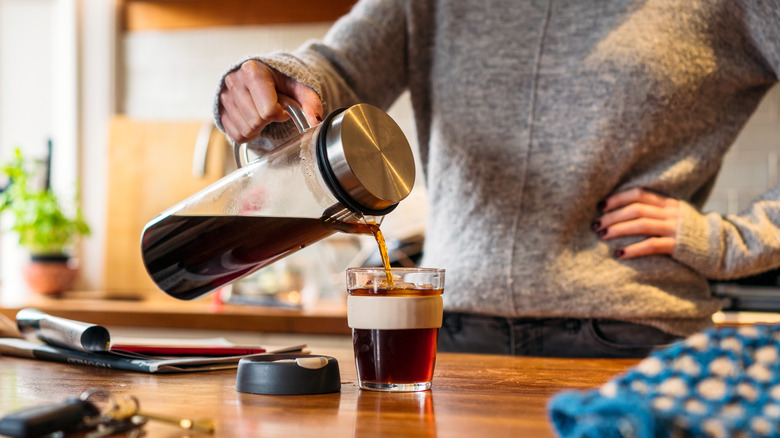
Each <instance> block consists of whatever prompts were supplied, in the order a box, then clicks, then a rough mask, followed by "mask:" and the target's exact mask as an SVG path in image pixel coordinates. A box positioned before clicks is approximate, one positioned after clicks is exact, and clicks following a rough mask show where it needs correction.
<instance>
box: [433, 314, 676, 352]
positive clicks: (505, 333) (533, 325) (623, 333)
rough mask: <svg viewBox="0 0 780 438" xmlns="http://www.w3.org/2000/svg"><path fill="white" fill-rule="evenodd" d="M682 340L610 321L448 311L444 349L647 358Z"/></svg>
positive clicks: (443, 332) (441, 341) (441, 342)
mask: <svg viewBox="0 0 780 438" xmlns="http://www.w3.org/2000/svg"><path fill="white" fill-rule="evenodd" d="M679 339H680V337H678V336H675V335H670V334H668V333H665V332H663V331H661V330H659V329H657V328H654V327H650V326H645V325H639V324H632V323H629V322H622V321H613V320H606V319H574V318H543V319H540V318H503V317H497V316H485V315H473V314H468V313H454V312H444V321H443V323H442V327H441V329H440V330H439V347H438V349H439V351H441V352H461V353H467V352H468V353H485V354H506V355H515V356H543V357H590V358H597V357H602V358H643V357H646V356H647V355H649V354H650V353H651V352H652V351H653V350H654V349H656V348H662V347H665V346H667V345H668V344H671V343H673V342H675V341H677V340H679Z"/></svg>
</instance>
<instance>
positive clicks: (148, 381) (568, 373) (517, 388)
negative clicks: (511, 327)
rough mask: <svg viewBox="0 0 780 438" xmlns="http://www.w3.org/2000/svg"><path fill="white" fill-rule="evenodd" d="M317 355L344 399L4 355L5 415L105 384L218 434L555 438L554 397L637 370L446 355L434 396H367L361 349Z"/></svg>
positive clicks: (592, 362) (224, 377)
mask: <svg viewBox="0 0 780 438" xmlns="http://www.w3.org/2000/svg"><path fill="white" fill-rule="evenodd" d="M315 353H320V354H327V355H331V356H333V357H336V358H337V359H338V361H339V367H340V371H341V382H342V385H341V391H340V392H338V393H332V394H320V395H303V396H269V395H257V394H245V393H239V392H237V391H236V390H235V377H236V371H235V370H227V371H217V372H203V373H192V374H169V375H147V374H140V373H132V372H124V371H116V370H108V369H100V368H92V367H88V366H82V365H68V364H60V363H54V362H43V361H36V360H31V359H17V358H10V357H2V358H0V382H2V388H3V390H2V391H1V392H0V414H4V413H8V412H11V411H14V410H17V409H21V408H24V407H30V406H33V405H37V404H41V403H51V402H56V401H61V400H63V399H65V398H68V397H72V396H78V395H79V394H80V393H81V392H82V391H84V390H86V389H88V388H93V387H102V388H105V389H108V390H110V391H112V392H113V393H115V394H116V395H117V396H120V397H121V396H124V395H135V396H137V397H138V399H139V401H140V403H141V406H142V408H143V409H144V410H147V411H149V412H153V413H157V414H165V415H174V416H187V417H189V418H200V417H211V418H213V419H214V420H215V422H216V432H215V434H214V435H213V436H216V437H241V436H263V437H277V436H279V437H318V438H319V437H323V436H328V437H345V436H349V437H389V436H404V437H431V438H432V437H464V436H487V437H499V436H502V437H503V436H513V437H514V436H518V437H519V436H528V437H551V436H553V435H554V434H553V430H552V428H551V425H550V423H549V420H548V418H547V410H546V409H547V403H548V401H549V399H550V398H551V397H552V396H553V395H555V394H557V393H558V392H560V391H563V390H569V389H589V388H592V387H596V386H599V385H601V384H603V383H605V382H606V381H607V380H609V379H610V378H612V377H614V376H616V375H618V374H620V373H621V372H623V371H625V370H626V369H628V368H629V367H630V366H632V365H634V364H636V363H637V361H636V360H615V359H548V358H533V357H509V356H490V355H475V354H446V353H443V354H439V357H438V359H437V364H436V372H435V374H434V381H433V389H432V390H431V391H426V392H420V393H397V394H393V393H379V392H372V391H364V390H360V389H358V387H357V385H356V373H355V366H354V362H353V357H352V352H351V351H348V350H340V349H334V350H328V351H315ZM146 431H147V435H146V436H150V437H159V436H170V437H176V436H190V435H188V434H186V433H185V432H184V431H180V430H178V429H177V428H176V427H174V426H170V425H167V424H164V423H159V422H154V421H152V422H150V423H148V424H147V426H146ZM194 436H205V435H197V434H196V435H194Z"/></svg>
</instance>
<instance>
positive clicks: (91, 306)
mask: <svg viewBox="0 0 780 438" xmlns="http://www.w3.org/2000/svg"><path fill="white" fill-rule="evenodd" d="M95 295H96V294H95V293H89V292H76V293H70V294H69V295H68V297H66V298H50V297H45V296H40V295H35V296H32V297H31V298H30V300H29V301H28V302H27V303H25V305H24V306H15V307H0V314H3V315H5V316H7V317H8V318H10V319H11V320H12V321H13V320H15V319H16V313H17V312H18V311H19V309H20V308H22V307H34V308H36V309H39V310H41V311H43V312H46V313H48V314H50V315H54V316H59V317H63V318H68V319H74V320H77V321H84V322H89V323H92V324H99V325H105V326H126V327H152V328H185V329H208V330H230V331H252V332H275V333H309V334H329V335H330V334H339V335H341V334H349V333H351V332H350V330H349V327H348V326H347V310H346V304H345V303H331V302H320V303H318V304H317V306H315V307H314V308H312V309H286V308H282V307H261V306H245V305H231V304H222V303H221V302H218V301H217V300H216V295H212V296H210V297H205V298H201V299H198V300H193V301H181V300H177V299H175V298H171V297H168V296H166V295H164V294H160V295H159V296H156V297H154V298H146V299H141V300H117V299H98V298H91V297H93V296H95Z"/></svg>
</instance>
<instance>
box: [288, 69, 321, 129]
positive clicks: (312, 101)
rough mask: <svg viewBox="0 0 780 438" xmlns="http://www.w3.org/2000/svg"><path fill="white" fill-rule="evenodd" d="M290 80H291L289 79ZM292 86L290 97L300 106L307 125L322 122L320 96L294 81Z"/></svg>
mask: <svg viewBox="0 0 780 438" xmlns="http://www.w3.org/2000/svg"><path fill="white" fill-rule="evenodd" d="M291 80H292V79H291ZM294 82H295V84H294V85H293V86H292V92H291V93H290V97H292V98H293V99H295V101H296V102H298V103H299V104H300V105H301V109H302V110H303V113H304V114H305V115H306V120H308V121H309V125H311V126H314V125H316V124H318V123H319V122H321V121H322V102H321V101H320V96H319V95H318V94H317V92H316V91H314V90H312V89H311V88H309V87H307V86H306V85H303V84H301V83H300V82H297V81H294Z"/></svg>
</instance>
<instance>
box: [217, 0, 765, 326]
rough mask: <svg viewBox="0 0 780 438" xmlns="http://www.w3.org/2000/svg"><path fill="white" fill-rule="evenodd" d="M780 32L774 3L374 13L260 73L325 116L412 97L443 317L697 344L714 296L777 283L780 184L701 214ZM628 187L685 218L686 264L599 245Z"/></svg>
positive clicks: (429, 1) (276, 58)
mask: <svg viewBox="0 0 780 438" xmlns="http://www.w3.org/2000/svg"><path fill="white" fill-rule="evenodd" d="M778 23H780V1H776V0H763V1H757V0H726V1H711V0H641V1H636V0H616V1H603V0H585V1H577V2H566V1H563V2H561V1H553V0H546V1H545V0H534V1H523V2H515V1H509V0H487V1H486V0H464V1H446V0H438V1H436V0H425V1H423V0H406V1H400V0H366V1H361V2H359V3H358V4H357V5H356V7H355V8H354V9H353V10H352V12H351V13H350V14H349V15H347V16H346V17H344V18H342V19H341V20H339V21H338V22H337V23H336V24H335V25H334V27H333V28H332V29H331V31H330V32H329V33H328V35H327V36H326V37H325V38H324V40H323V41H313V42H310V43H309V44H307V45H306V46H304V47H302V48H301V49H299V50H297V51H295V52H293V53H273V54H270V55H267V56H262V57H258V58H259V59H261V60H262V61H263V62H265V63H267V64H268V65H270V66H272V67H274V68H276V69H277V70H279V71H281V72H283V73H284V74H287V75H289V76H292V77H295V78H297V79H298V80H300V81H302V82H304V83H306V84H308V85H310V86H311V87H312V88H314V89H315V90H317V91H318V92H319V94H320V96H321V97H322V101H323V105H324V109H325V113H326V114H327V113H328V112H329V111H331V110H333V109H335V108H338V107H342V106H347V105H351V104H355V103H358V102H368V103H372V104H374V105H377V106H379V107H382V108H387V107H389V106H390V105H391V104H392V103H393V102H394V101H395V100H396V98H397V97H398V96H399V94H401V93H402V92H403V91H404V90H409V91H410V93H411V100H412V106H413V109H414V114H415V120H416V125H417V133H418V136H419V144H420V149H421V151H420V152H421V161H422V162H423V163H424V167H425V175H426V184H427V189H428V194H429V208H428V211H429V218H428V222H427V228H426V242H425V258H424V265H426V266H435V267H443V268H446V270H447V285H446V292H445V306H446V309H448V310H453V311H463V312H473V313H481V314H490V315H503V316H508V317H522V316H528V317H582V318H587V317H602V318H613V319H618V320H625V321H632V322H636V323H644V324H649V325H653V326H656V327H659V328H661V329H663V330H666V331H669V332H671V333H675V334H679V335H687V334H690V333H692V332H694V331H697V330H700V329H702V328H704V327H705V326H707V325H709V324H710V323H711V315H712V313H713V312H715V311H716V310H717V309H718V307H719V303H718V301H717V300H715V299H713V298H712V297H711V295H710V290H709V287H708V283H707V279H726V278H731V277H736V276H743V275H749V274H753V273H756V272H759V271H761V270H766V269H770V268H774V267H777V266H780V185H778V186H776V187H775V188H774V189H773V190H771V191H770V192H769V193H767V194H766V195H764V196H763V197H761V198H759V199H757V200H756V201H755V202H754V203H753V204H752V206H751V207H750V209H748V210H746V211H745V212H743V213H742V214H740V215H738V216H737V215H734V216H726V217H724V216H721V215H719V214H715V213H710V214H703V213H701V212H700V211H699V208H700V207H701V205H702V204H703V202H704V200H705V199H706V197H707V195H708V193H709V190H710V188H711V187H712V184H713V182H714V180H715V177H716V175H717V172H718V170H719V168H720V164H721V161H722V159H723V156H724V154H725V152H726V151H727V149H728V148H729V146H730V145H731V144H732V142H733V141H734V139H735V137H736V136H737V134H738V132H739V130H740V129H741V128H742V126H743V125H744V124H745V122H746V120H747V119H748V118H749V116H750V115H751V113H752V112H753V111H754V109H755V108H756V106H757V105H758V103H759V101H760V100H761V98H762V96H763V95H764V94H765V93H766V91H767V90H768V89H769V88H770V87H771V86H772V85H773V84H774V83H775V82H776V81H777V78H778V72H780V25H778ZM237 65H238V64H237ZM220 86H222V84H220ZM218 119H219V117H218V116H217V123H218V125H219V126H221V125H220V124H219V120H218ZM266 131H267V133H266V134H265V136H266V138H265V139H261V140H260V141H261V142H262V141H267V140H269V139H270V142H271V143H276V142H277V139H276V138H277V137H280V136H284V135H286V134H287V133H289V132H290V131H289V127H284V126H275V127H269V129H267V130H266ZM632 187H644V188H646V189H649V190H653V191H656V192H659V193H662V194H665V195H667V196H672V197H675V198H678V199H680V200H681V201H684V202H682V207H681V222H680V225H679V228H678V230H677V238H678V240H677V245H676V248H675V251H674V254H673V255H672V256H648V257H642V258H637V259H629V260H619V259H616V258H614V257H613V255H612V254H613V251H614V250H615V249H616V248H622V247H624V246H626V245H627V244H629V243H632V242H635V241H638V240H640V239H643V237H633V238H618V239H613V240H608V241H602V240H600V239H599V238H598V237H597V236H596V234H595V233H594V232H593V231H592V230H591V228H590V226H591V223H592V222H593V221H594V220H595V219H596V218H597V217H598V216H599V211H598V209H597V205H598V204H599V202H600V201H602V200H604V199H605V198H606V197H608V196H609V195H610V194H612V193H615V192H618V191H622V190H625V189H629V188H632Z"/></svg>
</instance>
